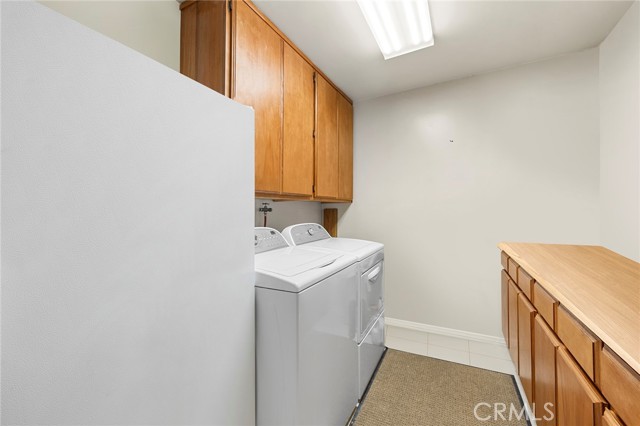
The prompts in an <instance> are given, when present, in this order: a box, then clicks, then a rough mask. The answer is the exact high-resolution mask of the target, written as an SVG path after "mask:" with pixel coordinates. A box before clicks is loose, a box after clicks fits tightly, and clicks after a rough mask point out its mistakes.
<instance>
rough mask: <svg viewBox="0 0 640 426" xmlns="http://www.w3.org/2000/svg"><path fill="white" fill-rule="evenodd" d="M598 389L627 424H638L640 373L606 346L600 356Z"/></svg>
mask: <svg viewBox="0 0 640 426" xmlns="http://www.w3.org/2000/svg"><path fill="white" fill-rule="evenodd" d="M600 391H602V394H603V395H604V397H605V398H606V399H607V401H609V404H610V405H611V408H612V409H613V410H614V411H615V412H616V413H617V414H618V416H619V417H620V418H621V419H622V421H623V422H625V424H626V425H627V426H638V425H640V375H638V374H637V373H636V372H635V371H632V370H631V368H630V367H629V366H628V365H627V364H626V363H625V362H624V361H623V360H621V359H620V358H618V356H617V355H615V354H614V353H613V352H611V350H610V349H609V348H607V347H605V348H604V349H603V350H602V356H601V357H600Z"/></svg>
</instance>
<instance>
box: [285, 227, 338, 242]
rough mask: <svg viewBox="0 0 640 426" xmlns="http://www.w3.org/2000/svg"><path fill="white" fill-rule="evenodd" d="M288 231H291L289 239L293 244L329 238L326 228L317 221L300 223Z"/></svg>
mask: <svg viewBox="0 0 640 426" xmlns="http://www.w3.org/2000/svg"><path fill="white" fill-rule="evenodd" d="M289 232H290V233H291V234H290V237H291V241H293V243H294V244H295V245H300V244H306V243H311V242H314V241H318V240H325V239H327V238H331V235H329V233H328V232H327V230H326V229H324V227H322V225H318V224H317V223H301V224H300V225H295V226H293V227H292V228H291V230H290V231H289Z"/></svg>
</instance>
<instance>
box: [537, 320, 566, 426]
mask: <svg viewBox="0 0 640 426" xmlns="http://www.w3.org/2000/svg"><path fill="white" fill-rule="evenodd" d="M561 345H562V344H561V343H560V340H558V338H557V337H556V336H555V334H554V333H553V330H551V328H550V327H549V326H548V325H547V323H546V322H545V321H544V319H543V318H542V317H541V316H540V315H537V316H536V318H535V320H534V322H533V358H534V359H535V360H536V364H535V366H536V369H535V371H534V374H533V388H534V391H533V393H534V395H535V407H534V414H535V416H536V419H537V424H538V426H556V425H557V423H556V405H557V403H556V349H557V348H559V347H560V346H561Z"/></svg>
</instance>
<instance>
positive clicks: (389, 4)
mask: <svg viewBox="0 0 640 426" xmlns="http://www.w3.org/2000/svg"><path fill="white" fill-rule="evenodd" d="M356 1H357V2H358V5H360V9H361V10H362V13H363V15H364V17H365V19H366V20H367V24H369V28H371V32H372V33H373V36H374V37H375V39H376V42H377V43H378V46H379V47H380V51H381V52H382V55H383V56H384V59H391V58H395V57H396V56H400V55H404V54H405V53H410V52H414V51H416V50H420V49H424V48H425V47H429V46H433V30H432V29H431V17H430V16H429V5H428V4H427V0H356Z"/></svg>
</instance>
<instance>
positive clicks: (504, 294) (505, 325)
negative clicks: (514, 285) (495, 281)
mask: <svg viewBox="0 0 640 426" xmlns="http://www.w3.org/2000/svg"><path fill="white" fill-rule="evenodd" d="M500 295H501V298H500V300H501V302H502V303H501V304H502V335H503V336H504V340H505V342H506V343H507V347H509V275H508V274H507V271H505V270H504V269H503V270H502V272H501V283H500Z"/></svg>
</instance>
